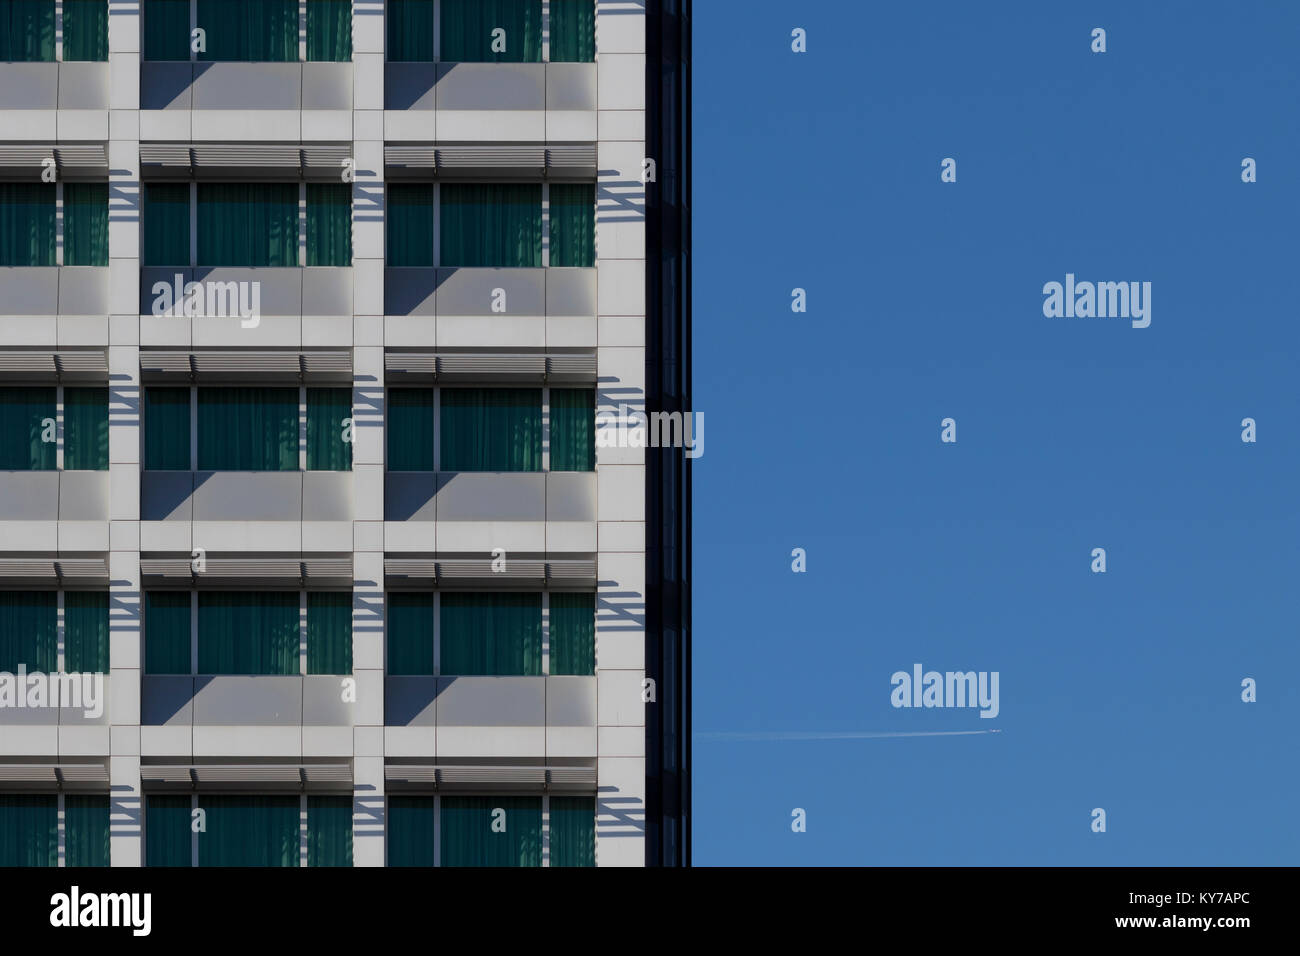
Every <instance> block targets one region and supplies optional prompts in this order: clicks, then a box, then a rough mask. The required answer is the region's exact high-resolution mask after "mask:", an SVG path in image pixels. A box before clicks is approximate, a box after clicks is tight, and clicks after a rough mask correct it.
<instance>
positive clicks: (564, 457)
mask: <svg viewBox="0 0 1300 956" xmlns="http://www.w3.org/2000/svg"><path fill="white" fill-rule="evenodd" d="M595 470H596V391H595V389H591V388H553V389H551V471H595Z"/></svg>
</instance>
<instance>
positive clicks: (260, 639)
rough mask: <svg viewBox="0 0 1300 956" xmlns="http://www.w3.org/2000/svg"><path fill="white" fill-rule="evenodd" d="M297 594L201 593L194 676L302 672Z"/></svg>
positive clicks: (295, 592) (272, 592) (282, 674)
mask: <svg viewBox="0 0 1300 956" xmlns="http://www.w3.org/2000/svg"><path fill="white" fill-rule="evenodd" d="M299 631H300V627H299V612H298V592H297V591H254V592H247V591H200V592H199V673H200V674H279V675H281V676H285V675H290V674H298V673H301V671H300V670H299V667H298V643H299Z"/></svg>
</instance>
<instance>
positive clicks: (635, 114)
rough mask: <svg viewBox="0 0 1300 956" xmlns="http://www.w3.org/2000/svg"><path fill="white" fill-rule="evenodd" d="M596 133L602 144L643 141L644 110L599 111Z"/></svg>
mask: <svg viewBox="0 0 1300 956" xmlns="http://www.w3.org/2000/svg"><path fill="white" fill-rule="evenodd" d="M596 132H597V135H598V137H599V139H600V142H601V143H602V144H604V143H608V142H613V141H615V140H640V141H642V142H644V140H645V110H600V111H599V112H598V113H597V120H596Z"/></svg>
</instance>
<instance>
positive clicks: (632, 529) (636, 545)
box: [596, 521, 645, 552]
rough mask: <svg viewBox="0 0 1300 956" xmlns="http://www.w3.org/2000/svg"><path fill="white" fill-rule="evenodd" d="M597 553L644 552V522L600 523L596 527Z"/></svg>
mask: <svg viewBox="0 0 1300 956" xmlns="http://www.w3.org/2000/svg"><path fill="white" fill-rule="evenodd" d="M596 543H597V550H598V551H638V552H644V551H645V522H644V521H600V522H597V526H596Z"/></svg>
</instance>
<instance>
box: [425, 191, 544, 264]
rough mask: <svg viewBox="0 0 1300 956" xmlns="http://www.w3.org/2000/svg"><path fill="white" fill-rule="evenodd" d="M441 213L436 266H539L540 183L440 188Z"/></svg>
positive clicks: (540, 234) (540, 262) (540, 259)
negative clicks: (438, 260)
mask: <svg viewBox="0 0 1300 956" xmlns="http://www.w3.org/2000/svg"><path fill="white" fill-rule="evenodd" d="M440 208H441V213H442V218H441V227H440V230H439V231H440V237H441V243H442V248H441V250H440V252H439V258H440V259H441V261H440V262H439V265H444V266H469V267H509V268H537V267H539V266H541V264H542V187H541V184H540V183H443V185H442V190H441V199H440Z"/></svg>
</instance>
